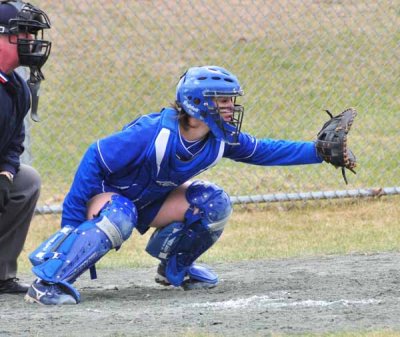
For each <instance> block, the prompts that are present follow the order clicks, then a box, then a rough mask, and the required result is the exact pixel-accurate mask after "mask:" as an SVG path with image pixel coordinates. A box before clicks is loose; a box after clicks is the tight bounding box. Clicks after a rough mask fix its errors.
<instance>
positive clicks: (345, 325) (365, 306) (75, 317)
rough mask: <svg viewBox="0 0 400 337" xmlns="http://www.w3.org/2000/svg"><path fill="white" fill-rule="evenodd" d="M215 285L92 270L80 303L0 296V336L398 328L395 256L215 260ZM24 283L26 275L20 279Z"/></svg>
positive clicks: (398, 264) (399, 259)
mask: <svg viewBox="0 0 400 337" xmlns="http://www.w3.org/2000/svg"><path fill="white" fill-rule="evenodd" d="M212 268H213V269H214V270H215V271H216V272H217V273H218V274H219V276H220V284H219V286H218V287H216V288H214V289H209V290H202V291H200V290H195V291H183V290H181V289H177V288H172V287H163V286H160V285H158V284H156V283H154V282H153V278H154V272H155V268H146V269H127V270H104V269H101V270H99V271H98V276H99V279H97V280H95V281H91V280H89V276H88V275H86V274H85V275H83V276H82V277H81V279H80V280H79V281H78V282H77V283H76V285H77V287H78V288H79V289H80V291H81V295H82V303H80V304H79V305H75V306H63V307H43V306H39V305H36V304H27V303H25V302H24V301H23V296H20V295H1V296H0V336H2V337H8V336H10V337H11V336H12V337H15V336H68V337H71V336H188V335H189V336H195V335H196V334H198V335H199V334H202V333H203V334H209V335H213V336H269V335H273V334H279V335H287V334H302V333H318V334H320V333H328V332H340V331H349V332H350V331H358V332H362V331H375V330H378V331H381V330H390V331H399V332H400V319H399V317H400V300H399V299H400V253H381V254H373V255H348V256H325V257H318V258H315V257H313V258H304V259H282V260H258V261H243V262H238V263H232V264H225V263H220V264H215V265H212ZM20 276H21V278H22V280H23V281H27V282H29V281H30V280H31V276H30V275H20Z"/></svg>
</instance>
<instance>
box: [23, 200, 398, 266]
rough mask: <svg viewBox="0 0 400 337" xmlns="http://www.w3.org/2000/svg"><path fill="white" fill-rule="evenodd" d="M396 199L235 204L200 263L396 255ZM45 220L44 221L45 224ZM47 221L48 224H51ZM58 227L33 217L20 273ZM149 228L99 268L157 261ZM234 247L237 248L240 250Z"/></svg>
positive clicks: (52, 218) (53, 218) (53, 221)
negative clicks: (150, 247)
mask: <svg viewBox="0 0 400 337" xmlns="http://www.w3.org/2000/svg"><path fill="white" fill-rule="evenodd" d="M399 202H400V196H392V197H381V198H368V199H347V200H331V201H328V200H325V201H308V202H304V203H303V202H296V203H280V204H258V205H247V206H243V205H242V206H241V205H237V206H235V211H234V213H233V216H232V218H231V221H230V222H229V223H228V225H227V227H226V229H225V231H224V234H223V235H222V237H221V239H220V240H219V241H218V242H217V243H216V244H215V246H214V247H213V248H212V249H210V250H209V251H208V252H207V253H206V254H205V255H203V256H202V257H201V260H202V261H204V262H206V263H214V262H229V261H238V260H246V259H281V258H292V257H306V256H322V255H327V254H352V253H363V254H364V253H365V254H368V253H375V252H381V251H398V250H399V247H400V210H399V207H398V205H399ZM43 217H48V218H49V219H47V221H43ZM49 223H51V225H49ZM58 226H59V217H58V216H36V217H35V218H34V221H33V223H32V226H31V230H30V232H29V235H28V239H27V242H26V245H25V248H24V251H23V253H22V255H21V257H20V260H19V263H20V270H22V271H27V270H28V269H29V268H30V266H29V263H28V259H27V255H28V252H31V251H32V250H34V249H35V248H36V247H37V246H38V245H39V244H40V243H41V242H42V241H43V240H45V239H46V238H47V237H48V236H49V234H50V233H53V232H55V231H56V230H57V229H58ZM151 232H152V231H151V230H150V231H149V232H148V233H146V234H145V235H143V236H140V235H139V234H138V233H137V232H134V234H133V235H132V237H131V238H130V239H129V240H128V241H127V242H125V243H124V245H123V246H122V248H121V249H120V250H119V251H117V252H116V251H111V252H110V253H108V254H107V255H106V256H105V257H104V258H103V259H102V260H101V261H100V263H99V267H100V268H102V267H106V268H119V267H132V268H135V267H144V266H153V265H155V264H156V263H157V261H156V260H155V259H154V258H152V257H151V256H149V255H148V254H147V253H146V252H145V251H144V249H145V246H146V243H147V241H148V239H149V236H150V234H151ZM237 247H241V248H240V249H238V248H237Z"/></svg>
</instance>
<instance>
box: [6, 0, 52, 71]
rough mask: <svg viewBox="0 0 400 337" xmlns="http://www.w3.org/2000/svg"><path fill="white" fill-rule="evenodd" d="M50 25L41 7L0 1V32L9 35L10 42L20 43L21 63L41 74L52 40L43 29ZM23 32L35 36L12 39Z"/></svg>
mask: <svg viewBox="0 0 400 337" xmlns="http://www.w3.org/2000/svg"><path fill="white" fill-rule="evenodd" d="M50 27H51V24H50V20H49V17H48V16H47V15H46V13H45V12H43V11H42V10H41V9H39V8H37V7H35V6H33V5H31V4H29V3H24V2H21V1H12V0H6V1H0V34H5V35H9V41H10V43H14V44H17V45H18V56H19V63H20V65H21V66H27V67H30V68H34V69H36V70H37V71H38V72H39V74H40V75H39V76H42V74H41V73H40V68H41V67H42V66H43V65H44V64H45V62H46V61H47V58H48V57H49V55H50V49H51V42H50V41H47V40H44V39H43V30H44V29H49V28H50ZM21 33H26V34H30V35H32V36H33V37H32V38H29V37H28V36H27V37H26V38H22V37H18V38H17V39H16V42H15V40H14V39H11V36H12V35H17V36H18V35H19V34H21ZM31 70H32V69H31Z"/></svg>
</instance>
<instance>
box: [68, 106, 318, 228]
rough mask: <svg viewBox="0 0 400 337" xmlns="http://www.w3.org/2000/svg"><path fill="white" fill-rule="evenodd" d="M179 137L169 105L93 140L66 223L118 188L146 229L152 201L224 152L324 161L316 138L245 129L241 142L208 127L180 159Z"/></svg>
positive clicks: (276, 160)
mask: <svg viewBox="0 0 400 337" xmlns="http://www.w3.org/2000/svg"><path fill="white" fill-rule="evenodd" d="M180 142H181V139H180V134H179V123H178V118H177V112H176V110H174V109H171V108H166V109H163V110H162V111H161V112H160V113H153V114H149V115H145V116H142V117H140V118H138V119H136V120H135V121H133V122H131V123H130V124H128V125H127V126H126V127H125V128H124V129H123V130H122V131H120V132H117V133H115V134H112V135H110V136H108V137H106V138H103V139H100V140H98V141H97V142H96V143H94V144H92V145H91V146H90V147H89V149H88V150H87V152H86V153H85V155H84V157H83V158H82V161H81V163H80V165H79V167H78V170H77V172H76V175H75V178H74V181H73V183H72V186H71V189H70V191H69V193H68V194H67V196H66V198H65V200H64V205H63V216H62V226H65V225H67V224H68V225H73V226H78V225H79V224H81V223H82V222H83V221H85V219H86V204H87V202H88V200H90V199H91V198H92V197H93V196H95V195H97V194H99V193H103V192H116V193H119V194H121V195H123V196H125V197H127V198H129V199H131V200H132V201H133V202H134V203H135V205H136V207H137V209H138V213H139V224H138V230H139V231H140V232H142V233H143V232H145V231H146V229H147V226H148V224H149V222H151V220H152V217H154V216H155V215H156V214H154V207H153V209H152V208H151V207H152V205H153V204H154V205H156V206H157V207H156V208H157V209H158V208H159V207H160V206H161V204H162V202H163V201H164V200H165V198H166V197H167V195H168V193H170V192H171V191H172V190H174V189H175V188H176V187H178V186H179V185H181V184H183V183H184V182H186V181H187V180H189V179H191V178H193V177H194V176H196V175H198V174H200V173H201V172H203V171H205V170H207V169H209V168H210V167H212V166H214V165H216V164H217V163H218V161H219V160H220V159H221V158H223V157H226V158H230V159H232V160H235V161H239V162H244V163H249V164H255V165H264V166H266V165H299V164H313V163H320V162H321V161H322V160H321V159H320V158H319V157H318V156H317V153H316V150H315V145H314V143H313V142H293V141H287V140H272V139H256V138H254V137H252V136H250V135H248V134H246V133H241V134H240V137H239V143H240V145H228V144H226V143H225V142H224V141H222V140H219V139H217V138H215V137H214V136H213V134H212V133H210V134H209V136H208V137H207V139H206V140H205V141H204V144H203V145H202V148H201V151H198V152H197V153H196V155H195V156H193V158H191V159H190V160H181V159H179V158H180V157H179V156H178V155H177V149H178V148H179V144H180ZM150 209H152V211H150ZM146 211H149V212H150V213H151V212H153V214H152V217H150V218H149V217H148V216H146V215H145V214H144V213H146ZM141 215H142V217H141ZM141 218H142V220H141Z"/></svg>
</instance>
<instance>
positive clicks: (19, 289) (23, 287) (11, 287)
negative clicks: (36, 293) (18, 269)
mask: <svg viewBox="0 0 400 337" xmlns="http://www.w3.org/2000/svg"><path fill="white" fill-rule="evenodd" d="M18 281H19V279H17V278H16V277H13V278H9V279H7V280H4V281H0V294H21V293H22V294H23V293H26V292H27V290H28V288H29V284H25V283H21V282H18Z"/></svg>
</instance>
